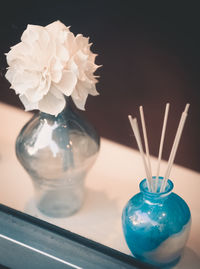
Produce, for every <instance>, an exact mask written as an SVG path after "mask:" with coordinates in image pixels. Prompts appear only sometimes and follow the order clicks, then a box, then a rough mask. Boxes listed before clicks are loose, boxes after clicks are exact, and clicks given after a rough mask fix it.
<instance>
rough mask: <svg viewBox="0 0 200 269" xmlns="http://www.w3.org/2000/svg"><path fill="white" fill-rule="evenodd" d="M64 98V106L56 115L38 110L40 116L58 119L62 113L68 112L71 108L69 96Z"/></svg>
mask: <svg viewBox="0 0 200 269" xmlns="http://www.w3.org/2000/svg"><path fill="white" fill-rule="evenodd" d="M65 100H66V104H65V107H64V108H63V110H62V111H61V112H60V113H59V114H58V115H51V114H48V113H45V112H42V111H40V112H39V115H40V117H41V118H49V119H50V118H51V119H58V118H62V117H63V115H66V114H67V113H70V111H71V110H72V108H71V102H70V99H69V97H66V98H65Z"/></svg>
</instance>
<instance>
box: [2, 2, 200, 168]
mask: <svg viewBox="0 0 200 269" xmlns="http://www.w3.org/2000/svg"><path fill="white" fill-rule="evenodd" d="M180 3H181V2H180ZM58 19H59V20H61V21H62V22H63V23H65V24H66V25H68V26H69V25H71V31H73V32H74V33H75V34H78V33H82V34H83V35H84V36H89V37H90V41H91V42H92V43H93V46H92V50H93V51H94V52H95V53H98V54H99V56H98V57H97V64H102V65H103V67H102V68H101V69H99V71H97V75H100V80H99V83H98V85H97V89H98V91H99V93H100V95H99V96H98V97H89V99H88V101H87V106H86V112H84V113H83V114H86V117H87V118H88V119H89V120H90V121H91V122H92V123H93V124H94V125H95V126H96V129H97V130H98V132H99V134H100V135H101V136H104V137H107V138H109V139H112V140H114V141H117V142H119V143H121V144H125V145H127V146H131V147H132V146H133V147H135V148H136V147H137V145H136V142H135V139H134V137H133V135H132V132H131V128H130V126H129V123H128V119H127V115H128V114H132V115H133V116H137V117H139V112H138V107H139V105H143V106H144V111H145V118H146V124H147V132H148V137H149V143H150V153H151V154H153V155H155V156H157V154H158V147H159V140H160V133H161V128H162V120H163V114H164V108H165V104H166V102H170V104H171V109H170V114H169V121H168V126H167V132H166V143H165V146H164V153H163V158H164V159H168V156H169V153H170V149H171V146H172V143H173V138H174V136H175V132H176V128H177V126H178V122H179V118H180V115H181V113H182V111H183V109H184V106H185V104H186V103H187V102H189V103H190V104H191V107H190V110H189V115H188V119H187V122H186V125H185V128H184V132H183V136H182V139H181V142H180V145H179V149H178V152H177V156H176V159H175V162H176V163H178V164H181V165H184V166H186V167H189V168H192V169H194V170H198V171H200V162H199V156H200V139H199V138H200V108H199V106H200V76H199V74H200V30H199V29H200V17H199V9H198V6H197V5H196V6H195V5H194V3H189V2H187V5H184V4H183V3H181V4H175V3H173V4H169V2H166V1H165V2H163V1H162V3H161V2H159V1H158V3H156V2H155V1H129V0H126V1H122V0H121V1H119V0H115V1H113V0H110V1H105V0H101V1H96V0H93V1H88V0H87V1H86V0H85V1H81V0H80V1H77V0H73V1H72V0H68V1H66V0H65V1H64V0H63V1H61V0H55V1H46V0H43V1H2V2H1V4H0V69H1V75H0V101H3V102H6V103H10V104H13V105H15V106H19V107H21V108H22V105H21V104H20V101H19V99H18V97H17V96H16V95H15V93H14V91H13V90H10V89H9V83H8V82H7V81H6V80H5V78H4V74H5V68H6V66H7V65H6V61H5V56H4V53H6V52H8V51H9V47H10V46H12V45H14V44H16V43H17V42H19V41H20V36H21V34H22V32H23V31H24V30H25V28H26V25H27V24H39V25H43V26H45V25H47V24H49V23H51V22H53V21H55V20H58ZM0 116H1V115H0Z"/></svg>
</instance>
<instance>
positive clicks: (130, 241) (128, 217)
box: [122, 177, 191, 267]
mask: <svg viewBox="0 0 200 269" xmlns="http://www.w3.org/2000/svg"><path fill="white" fill-rule="evenodd" d="M162 180H163V178H162V177H159V183H158V187H159V186H160V185H161V182H162ZM172 189H173V183H172V181H171V180H168V182H167V186H166V189H165V191H164V192H163V193H158V192H157V193H152V192H149V191H148V188H147V183H146V179H144V180H143V181H141V183H140V193H138V194H136V195H135V196H133V197H132V198H131V199H130V200H129V201H128V203H127V205H126V206H125V208H124V210H123V214H122V225H123V231H124V236H125V239H126V242H127V245H128V247H129V249H130V250H131V252H132V254H133V255H134V256H135V257H136V258H138V259H140V260H142V261H145V262H147V263H150V264H153V265H155V266H159V267H165V266H166V267H168V266H171V265H174V264H176V263H177V262H178V260H179V258H180V255H181V253H182V251H183V248H184V246H185V244H186V241H187V239H188V235H189V231H190V226H191V215H190V210H189V207H188V206H187V204H186V203H185V201H184V200H183V199H182V198H181V197H180V196H178V195H177V194H175V193H173V192H172Z"/></svg>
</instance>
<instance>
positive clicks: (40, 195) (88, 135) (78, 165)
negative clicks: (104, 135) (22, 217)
mask: <svg viewBox="0 0 200 269" xmlns="http://www.w3.org/2000/svg"><path fill="white" fill-rule="evenodd" d="M99 146H100V138H99V136H98V134H97V133H96V131H95V130H94V128H93V127H92V126H91V125H90V124H89V123H88V122H87V121H86V120H85V119H83V118H82V117H80V115H78V114H77V113H76V112H75V111H74V110H73V109H72V107H71V105H70V103H69V100H67V105H66V107H65V109H64V110H63V111H62V112H61V113H60V114H58V116H52V115H49V114H46V113H43V112H39V113H38V114H36V115H34V116H33V117H32V119H31V120H30V121H29V122H28V123H27V124H26V125H25V126H24V127H23V128H22V130H21V132H20V134H19V135H18V137H17V140H16V155H17V158H18V160H19V161H20V163H21V165H22V166H23V167H24V169H25V170H26V171H27V172H28V174H29V175H30V177H31V179H32V182H33V185H34V187H35V203H36V206H37V208H38V209H39V210H40V211H41V212H42V213H43V214H45V215H47V216H49V217H55V218H60V217H67V216H70V215H72V214H73V213H74V212H76V211H77V210H78V209H79V208H80V207H81V205H82V204H83V201H84V195H85V187H84V180H85V177H86V174H87V172H88V170H89V169H90V168H91V166H92V165H93V163H94V162H95V160H96V157H97V154H98V151H99Z"/></svg>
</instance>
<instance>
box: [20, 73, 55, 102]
mask: <svg viewBox="0 0 200 269" xmlns="http://www.w3.org/2000/svg"><path fill="white" fill-rule="evenodd" d="M50 85H51V78H50V76H49V74H46V75H45V76H41V77H40V81H39V83H38V85H37V87H35V88H33V87H32V88H30V87H29V88H28V89H27V90H26V92H25V95H26V97H27V99H28V100H29V101H30V102H33V103H34V102H38V101H40V100H41V99H42V98H43V96H45V95H46V94H47V93H48V91H49V89H50Z"/></svg>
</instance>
